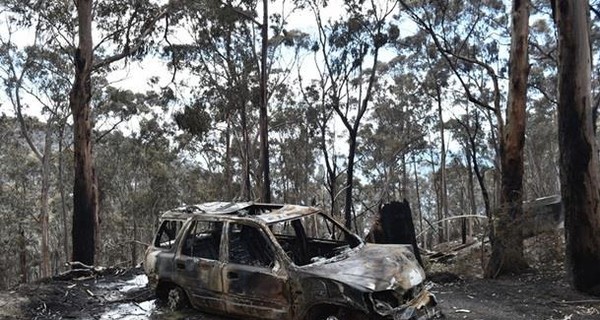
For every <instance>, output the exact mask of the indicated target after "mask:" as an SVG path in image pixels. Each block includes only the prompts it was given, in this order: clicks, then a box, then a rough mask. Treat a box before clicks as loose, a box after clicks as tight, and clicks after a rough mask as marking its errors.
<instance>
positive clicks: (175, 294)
mask: <svg viewBox="0 0 600 320" xmlns="http://www.w3.org/2000/svg"><path fill="white" fill-rule="evenodd" d="M167 306H168V307H169V309H171V310H173V311H176V310H181V309H185V308H186V307H187V306H188V300H187V296H186V294H185V291H183V289H181V287H177V286H175V287H172V288H170V289H169V291H168V292H167Z"/></svg>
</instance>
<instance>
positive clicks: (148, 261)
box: [144, 203, 437, 319]
mask: <svg viewBox="0 0 600 320" xmlns="http://www.w3.org/2000/svg"><path fill="white" fill-rule="evenodd" d="M144 268H145V271H146V273H147V274H148V278H149V282H150V285H151V286H152V287H153V288H155V289H156V293H157V295H158V297H159V298H162V299H163V300H164V301H167V302H168V304H169V305H170V306H171V307H173V308H177V307H178V306H180V304H182V303H184V302H189V303H190V304H191V305H192V306H193V307H195V308H198V309H202V310H206V311H210V312H215V313H223V314H227V315H231V316H240V317H252V318H259V319H353V318H356V319H387V318H389V319H429V318H433V317H434V316H436V315H437V313H436V310H435V308H434V306H435V304H436V302H435V298H434V297H433V295H432V294H430V293H429V292H428V291H427V290H426V289H425V288H424V278H425V275H424V271H423V269H422V268H421V267H420V266H419V264H418V263H417V261H416V259H415V257H414V255H413V253H412V250H411V247H410V246H405V245H379V244H366V243H364V242H363V241H362V240H361V239H360V238H359V237H358V236H357V235H355V234H353V233H351V232H350V231H348V230H347V229H345V228H344V227H343V226H342V225H341V224H340V223H338V222H336V221H335V220H333V219H332V218H331V217H329V216H328V215H326V214H324V213H323V212H321V211H319V209H317V208H313V207H303V206H296V205H272V204H257V203H205V204H201V205H194V206H187V207H182V208H178V209H174V210H171V211H168V212H166V213H164V214H163V216H162V218H161V225H160V228H159V230H158V232H157V235H156V238H155V240H154V243H153V245H152V246H150V247H149V248H148V250H147V251H146V257H145V261H144Z"/></svg>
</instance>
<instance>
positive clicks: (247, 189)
mask: <svg viewBox="0 0 600 320" xmlns="http://www.w3.org/2000/svg"><path fill="white" fill-rule="evenodd" d="M246 111H247V110H246V105H245V104H244V105H242V106H240V119H241V123H240V125H241V127H242V140H243V142H242V144H243V145H242V161H243V163H242V192H241V194H242V196H241V198H242V199H243V200H250V199H251V190H252V189H251V188H252V186H251V185H250V138H249V137H248V119H247V113H246Z"/></svg>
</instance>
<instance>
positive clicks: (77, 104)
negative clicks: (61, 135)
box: [70, 0, 98, 265]
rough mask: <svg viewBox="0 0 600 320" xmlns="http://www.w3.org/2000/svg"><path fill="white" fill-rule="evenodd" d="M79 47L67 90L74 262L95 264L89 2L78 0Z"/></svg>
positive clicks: (95, 216) (90, 13) (89, 0)
mask: <svg viewBox="0 0 600 320" xmlns="http://www.w3.org/2000/svg"><path fill="white" fill-rule="evenodd" d="M76 6H77V18H78V22H79V46H78V48H77V50H76V51H75V57H74V61H75V81H74V82H73V88H72V89H71V93H70V107H71V110H72V112H73V131H74V133H73V137H74V152H75V160H74V162H75V163H74V165H75V182H74V184H73V230H72V239H73V261H79V262H82V263H85V264H88V265H93V264H94V258H95V257H94V256H95V253H96V239H95V238H96V235H97V230H96V229H97V210H98V203H97V190H96V187H95V185H94V184H95V178H94V170H93V168H94V165H93V158H92V138H91V135H92V125H91V119H90V112H91V110H90V109H91V107H90V99H91V87H92V84H91V68H92V63H93V54H92V50H93V47H92V1H91V0H77V1H76Z"/></svg>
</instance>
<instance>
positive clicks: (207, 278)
mask: <svg viewBox="0 0 600 320" xmlns="http://www.w3.org/2000/svg"><path fill="white" fill-rule="evenodd" d="M222 231H223V223H222V222H220V221H206V220H202V219H199V218H197V219H195V220H194V221H192V223H191V224H190V227H189V228H188V230H187V231H186V233H185V235H184V237H183V239H182V243H181V245H180V250H179V252H178V254H177V256H176V257H175V268H176V273H177V275H178V278H177V282H178V284H179V285H180V286H181V287H183V288H184V289H185V290H186V292H187V293H188V297H189V299H190V302H191V303H192V305H193V306H195V307H197V308H207V309H212V310H216V311H221V312H223V311H225V305H224V303H223V295H222V294H223V282H222V278H221V274H222V271H221V270H222V268H223V263H222V262H221V261H220V256H221V247H222V246H221V242H222V233H223V232H222Z"/></svg>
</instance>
